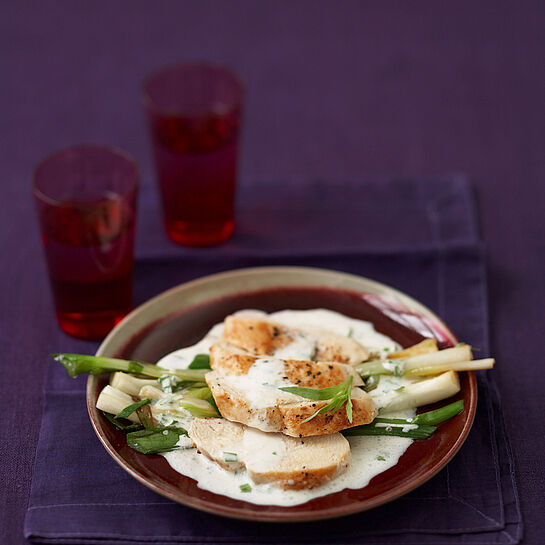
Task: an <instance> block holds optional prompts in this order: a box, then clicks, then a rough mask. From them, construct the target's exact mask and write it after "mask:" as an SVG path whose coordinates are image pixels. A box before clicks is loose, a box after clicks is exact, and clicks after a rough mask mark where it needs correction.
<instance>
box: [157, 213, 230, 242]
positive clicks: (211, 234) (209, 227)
mask: <svg viewBox="0 0 545 545" xmlns="http://www.w3.org/2000/svg"><path fill="white" fill-rule="evenodd" d="M165 229H166V232H167V235H168V237H169V238H170V240H172V241H173V242H175V243H176V244H180V245H182V246H192V247H195V248H198V247H204V246H217V245H218V244H223V243H224V242H226V241H227V240H229V238H230V237H231V235H232V234H233V231H234V230H235V222H234V220H227V221H221V222H218V221H196V222H190V221H181V220H167V221H166V222H165Z"/></svg>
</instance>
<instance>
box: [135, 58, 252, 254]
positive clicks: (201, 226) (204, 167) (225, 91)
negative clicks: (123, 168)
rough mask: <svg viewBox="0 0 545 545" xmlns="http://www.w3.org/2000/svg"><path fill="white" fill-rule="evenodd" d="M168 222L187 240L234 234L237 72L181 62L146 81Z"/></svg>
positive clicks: (203, 242)
mask: <svg viewBox="0 0 545 545" xmlns="http://www.w3.org/2000/svg"><path fill="white" fill-rule="evenodd" d="M143 93H144V94H143V96H144V104H145V107H146V111H147V115H148V120H149V124H150V130H151V135H152V141H153V151H154V158H155V166H156V171H157V178H158V182H159V188H160V191H161V198H162V202H163V214H164V223H165V229H166V232H167V234H168V236H169V237H170V239H171V240H173V241H174V242H176V243H178V244H182V245H184V246H213V245H216V244H221V243H222V242H225V241H226V240H227V239H228V238H229V237H230V236H231V234H232V233H233V229H234V227H235V221H234V210H233V208H234V195H235V185H236V173H237V154H238V136H239V128H240V119H241V113H242V101H243V94H244V89H243V85H242V83H241V81H240V79H239V78H238V77H237V76H236V75H235V74H233V73H232V72H231V71H229V70H227V69H226V68H223V67H221V66H217V65H214V64H209V63H193V64H179V65H176V66H173V67H170V68H166V69H164V70H161V71H160V72H157V73H156V74H154V75H152V76H151V77H150V78H149V79H147V80H146V82H145V83H144V89H143Z"/></svg>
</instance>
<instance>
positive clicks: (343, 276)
mask: <svg viewBox="0 0 545 545" xmlns="http://www.w3.org/2000/svg"><path fill="white" fill-rule="evenodd" d="M273 273H274V274H294V275H302V276H304V275H305V274H313V275H318V276H321V277H323V278H326V277H329V278H330V279H331V280H335V279H338V280H339V285H337V286H332V285H324V284H322V287H327V288H330V289H345V290H349V291H356V292H357V291H361V293H367V294H371V295H372V293H369V292H368V291H363V290H362V289H358V288H349V287H346V286H343V285H342V281H351V282H356V283H362V284H365V285H366V286H367V287H371V288H373V291H376V292H384V291H386V292H387V293H389V294H393V295H395V296H396V297H397V298H398V299H399V300H400V302H406V303H408V304H409V306H410V308H411V309H412V310H416V311H418V312H419V313H421V314H422V315H423V316H424V317H426V318H430V319H432V320H433V322H434V324H436V325H439V326H440V327H441V329H442V333H444V334H445V335H446V337H447V338H448V340H450V341H451V342H453V343H456V342H458V339H457V337H456V335H455V334H454V333H453V332H452V330H451V329H450V328H449V327H448V325H447V324H446V323H445V322H444V321H443V320H442V319H441V318H440V317H439V316H437V315H436V314H435V313H434V312H433V311H432V310H430V309H429V308H428V307H426V306H425V305H423V304H422V303H420V302H419V301H418V300H416V299H414V298H413V297H411V296H410V295H407V294H406V293H404V292H402V291H400V290H397V289H396V288H393V287H391V286H389V285H387V284H384V283H382V282H379V281H376V280H373V279H370V278H367V277H364V276H360V275H355V274H351V273H345V272H342V271H336V270H333V269H324V268H319V267H295V266H266V267H248V268H240V269H234V270H229V271H224V272H220V273H214V274H210V275H206V276H203V277H200V278H196V279H194V280H190V281H187V282H183V283H181V284H178V285H176V286H173V287H172V288H169V289H167V290H165V291H163V292H161V293H159V294H157V295H155V296H154V297H151V298H150V299H148V300H146V301H145V302H143V303H142V304H140V305H138V306H137V307H136V308H135V309H134V310H133V311H131V312H130V313H129V314H128V315H127V316H126V317H125V318H124V319H123V320H122V321H121V322H119V323H118V324H117V325H116V326H115V327H114V329H112V331H111V332H110V333H109V334H108V335H107V337H106V338H105V339H104V340H103V341H102V343H101V344H100V346H99V347H98V349H97V351H96V355H97V356H108V355H112V352H114V351H115V341H116V338H117V335H118V334H119V331H120V330H122V329H124V328H126V327H131V326H132V327H135V326H136V327H137V328H138V326H137V325H136V324H137V323H138V322H139V320H140V318H141V316H142V314H144V313H146V312H148V311H149V309H153V308H154V306H155V305H160V304H161V302H162V301H163V300H164V299H170V298H171V297H172V296H173V294H176V293H178V292H183V291H186V290H188V291H190V290H194V289H195V288H199V287H203V286H204V287H205V286H206V285H207V284H214V283H216V282H218V281H219V282H222V281H223V282H224V281H229V280H231V279H236V278H237V277H244V276H246V275H250V276H254V275H257V276H259V275H263V276H267V275H271V274H273ZM305 286H306V287H319V286H320V284H315V285H309V284H307V283H304V282H303V283H300V284H291V283H290V284H287V283H272V284H271V286H261V287H257V288H255V289H253V290H252V289H248V290H247V291H248V292H251V291H260V290H265V289H267V288H273V287H277V288H278V287H288V288H289V287H305ZM236 292H237V290H235V291H233V293H236ZM238 292H240V290H238ZM223 296H225V294H224V295H223ZM219 297H221V295H217V296H207V297H205V298H204V301H213V300H214V299H218V298H219ZM197 304H199V303H198V302H193V303H191V304H189V305H184V307H185V308H187V307H189V308H191V307H192V306H195V305H197ZM180 310H182V309H180ZM171 314H172V313H167V314H165V315H164V316H162V318H160V321H162V320H165V319H168V317H169V316H170V315H171ZM156 321H157V320H152V321H151V322H149V323H148V324H147V325H150V323H155V322H156ZM141 329H142V328H140V330H141ZM137 331H138V329H137ZM128 337H130V334H129V335H128ZM465 374H466V375H467V377H468V380H469V383H468V384H469V394H470V395H469V400H470V404H469V406H468V407H465V409H466V410H467V418H466V420H465V422H464V426H463V428H462V430H461V431H460V433H459V435H458V437H457V438H456V440H455V441H454V443H453V444H452V445H451V446H450V448H449V450H448V452H447V453H446V454H445V455H444V456H443V457H442V458H441V459H440V460H439V461H438V462H437V464H435V465H434V466H433V467H432V468H430V469H429V470H428V471H427V472H426V473H424V474H423V475H421V476H420V477H419V478H418V479H417V480H416V481H409V482H406V483H402V484H400V485H399V486H396V487H395V488H394V489H391V490H388V491H386V492H383V493H382V494H380V495H378V496H376V497H374V498H371V499H369V500H367V501H366V502H365V503H366V505H365V506H361V505H359V504H358V503H355V504H354V508H353V509H350V507H349V506H346V505H345V506H342V507H338V508H335V507H333V508H327V509H322V510H309V511H302V512H298V513H297V517H294V516H293V515H292V516H286V515H279V514H275V513H266V512H264V513H263V515H257V514H256V513H247V512H245V510H244V509H240V508H238V509H237V508H236V507H230V506H225V505H221V506H218V505H217V504H215V503H212V504H211V502H210V501H209V500H203V499H200V498H194V497H190V498H189V499H187V498H184V499H182V498H180V496H179V495H178V494H176V493H175V492H171V491H170V490H168V489H166V488H162V487H161V485H160V483H156V482H154V481H153V480H150V479H149V478H147V477H146V476H143V475H141V474H139V472H138V471H137V470H136V469H135V468H133V467H132V465H131V464H130V463H129V462H128V461H127V460H125V459H124V458H123V457H122V456H121V455H120V454H119V453H118V451H117V450H116V449H115V448H114V447H113V445H112V444H111V443H110V441H109V440H108V438H107V437H106V435H105V433H104V432H103V431H102V429H101V425H100V424H99V422H98V418H97V416H98V410H97V409H96V406H95V405H94V402H93V393H94V391H95V389H96V387H97V381H98V379H99V378H98V376H94V375H89V377H88V380H87V388H86V404H87V411H88V414H89V418H90V420H91V424H92V427H93V429H94V431H95V433H96V435H97V436H98V438H99V440H100V442H101V443H102V445H103V446H104V448H105V449H106V451H107V452H108V454H109V455H110V456H111V457H112V458H113V459H114V461H115V462H116V463H117V464H118V465H119V466H121V467H122V468H123V470H125V471H126V472H127V473H129V475H131V476H132V477H133V478H135V479H136V480H137V481H139V482H140V483H141V484H143V485H144V486H146V487H147V488H149V489H150V490H153V491H154V492H156V493H158V494H160V495H161V496H163V497H166V498H168V499H170V500H172V501H174V502H176V503H178V504H181V505H185V506H188V507H191V508H193V509H197V510H199V511H203V512H206V513H211V514H215V515H221V516H224V517H227V518H231V519H238V520H249V521H256V522H272V523H274V522H277V523H296V522H311V521H314V520H325V519H332V518H339V517H343V516H348V515H351V514H355V513H359V512H363V511H367V510H369V509H373V508H375V507H379V506H381V505H384V504H386V503H389V502H391V501H393V500H395V499H398V498H400V497H401V496H404V495H405V494H407V493H409V492H411V491H412V490H415V489H416V488H419V487H420V486H422V485H423V484H424V483H425V482H426V481H428V480H429V479H431V478H432V477H434V476H435V475H436V474H437V473H439V472H440V471H441V470H442V469H443V468H444V467H445V466H446V465H447V464H448V463H449V462H450V461H451V460H452V458H453V457H454V456H455V455H456V453H457V452H458V451H459V450H460V448H461V446H462V445H463V443H464V442H465V440H466V439H467V436H468V435H469V432H470V430H471V427H472V425H473V421H474V418H475V412H476V406H477V397H478V395H477V384H476V379H475V374H474V373H473V372H465ZM186 478H189V477H186ZM195 486H197V485H195ZM218 495H219V494H218ZM219 496H221V495H219ZM240 503H241V504H243V503H244V502H242V501H240ZM278 507H279V508H280V509H286V513H288V511H287V510H289V507H285V506H278ZM218 508H220V509H219V510H218Z"/></svg>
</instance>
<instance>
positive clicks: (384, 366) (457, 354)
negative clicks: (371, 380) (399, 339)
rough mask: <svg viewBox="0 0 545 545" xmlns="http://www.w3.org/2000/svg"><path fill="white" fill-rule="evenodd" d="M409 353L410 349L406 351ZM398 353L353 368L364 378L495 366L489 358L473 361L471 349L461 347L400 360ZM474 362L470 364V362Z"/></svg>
mask: <svg viewBox="0 0 545 545" xmlns="http://www.w3.org/2000/svg"><path fill="white" fill-rule="evenodd" d="M407 350H409V349H407ZM399 354H401V352H399V353H397V355H396V357H395V358H394V357H393V356H394V355H393V354H392V356H391V357H390V358H389V359H386V360H372V361H368V362H365V363H361V364H359V365H357V366H356V371H357V372H358V373H359V374H360V376H361V377H362V378H364V379H366V378H368V377H371V376H374V375H394V376H396V377H400V376H407V377H411V376H414V377H416V376H425V375H438V374H439V373H443V372H445V371H466V370H477V369H490V368H491V367H492V366H493V365H494V360H492V359H491V358H488V359H482V360H473V356H472V354H471V346H469V345H467V344H464V345H461V346H455V347H454V348H446V349H445V350H439V351H436V352H429V353H420V354H418V355H413V356H411V357H406V358H400V357H399ZM472 360H473V361H472Z"/></svg>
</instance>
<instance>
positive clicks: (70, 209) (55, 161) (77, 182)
mask: <svg viewBox="0 0 545 545" xmlns="http://www.w3.org/2000/svg"><path fill="white" fill-rule="evenodd" d="M138 178H139V169H138V166H137V165H136V163H135V162H134V161H133V160H132V159H131V158H130V157H129V156H128V155H127V154H126V153H124V152H122V151H120V150H117V149H113V148H108V147H102V146H77V147H71V148H68V149H64V150H61V151H59V152H57V153H54V154H53V155H50V156H49V157H47V158H45V159H44V160H43V161H42V162H41V163H40V164H39V165H38V166H37V168H36V170H35V172H34V180H33V191H34V198H35V203H36V207H37V211H38V217H39V222H40V228H41V236H42V242H43V247H44V251H45V257H46V260H47V265H48V272H49V279H50V284H51V288H52V292H53V298H54V303H55V309H56V314H57V319H58V322H59V325H60V327H61V329H62V330H63V331H65V332H66V333H68V334H70V335H73V336H74V337H79V338H82V339H100V338H103V337H104V336H105V335H106V334H107V333H108V332H109V331H110V329H112V327H113V326H114V325H115V324H116V323H117V322H118V321H119V320H121V319H122V318H123V317H124V316H125V315H126V314H127V313H128V312H129V311H130V309H131V305H132V274H133V247H134V229H135V216H136V197H137V188H138Z"/></svg>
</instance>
